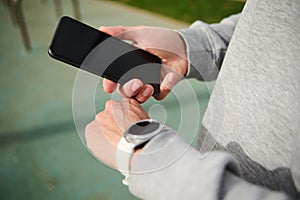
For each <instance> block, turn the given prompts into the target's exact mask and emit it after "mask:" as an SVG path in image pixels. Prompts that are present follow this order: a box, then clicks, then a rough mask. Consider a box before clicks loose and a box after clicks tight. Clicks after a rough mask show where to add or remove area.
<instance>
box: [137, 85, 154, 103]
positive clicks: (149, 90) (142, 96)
mask: <svg viewBox="0 0 300 200" xmlns="http://www.w3.org/2000/svg"><path fill="white" fill-rule="evenodd" d="M153 92H154V89H153V87H152V86H151V85H144V86H143V88H142V89H141V90H140V91H139V93H138V94H137V95H136V96H135V99H136V100H137V101H138V102H140V103H144V102H145V101H147V100H148V99H149V98H150V97H151V96H152V94H153Z"/></svg>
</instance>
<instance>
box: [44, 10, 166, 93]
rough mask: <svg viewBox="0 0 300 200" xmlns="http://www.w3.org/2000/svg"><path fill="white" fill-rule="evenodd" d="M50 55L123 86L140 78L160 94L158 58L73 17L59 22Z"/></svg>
mask: <svg viewBox="0 0 300 200" xmlns="http://www.w3.org/2000/svg"><path fill="white" fill-rule="evenodd" d="M48 54H49V55H50V56H51V57H52V58H54V59H57V60H59V61H62V62H64V63H67V64H70V65H72V66H74V67H77V68H80V69H82V70H85V71H88V72H91V73H93V74H96V75H98V76H101V77H103V78H107V79H110V80H112V81H114V82H118V83H120V84H124V83H126V82H127V81H129V80H131V79H133V78H138V79H140V80H141V81H142V82H143V83H144V84H150V85H151V86H152V87H153V89H154V94H153V96H156V95H158V94H159V87H160V74H161V59H160V58H159V57H157V56H155V55H153V54H151V53H149V52H147V51H144V50H142V49H139V48H136V47H134V46H132V45H130V44H128V43H126V42H124V41H122V40H120V39H118V38H115V37H112V36H111V35H109V34H107V33H104V32H101V31H99V30H97V29H94V28H92V27H90V26H88V25H86V24H83V23H81V22H79V21H77V20H75V19H72V18H70V17H67V16H64V17H62V18H61V19H60V21H59V23H58V26H57V28H56V31H55V33H54V36H53V39H52V42H51V44H50V47H49V49H48Z"/></svg>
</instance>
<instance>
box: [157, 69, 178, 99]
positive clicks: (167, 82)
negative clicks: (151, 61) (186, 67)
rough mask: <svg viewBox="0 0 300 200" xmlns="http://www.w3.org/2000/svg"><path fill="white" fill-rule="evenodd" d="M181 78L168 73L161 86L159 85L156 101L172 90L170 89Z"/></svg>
mask: <svg viewBox="0 0 300 200" xmlns="http://www.w3.org/2000/svg"><path fill="white" fill-rule="evenodd" d="M181 78H182V76H180V75H178V74H176V73H174V72H169V73H168V74H167V75H166V76H165V78H164V79H163V81H162V83H161V85H160V93H159V95H158V96H156V97H155V98H156V99H157V100H162V99H164V98H165V97H166V96H167V95H168V94H169V93H170V91H171V90H172V88H173V87H174V86H175V85H176V84H177V83H178V82H179V81H180V80H181Z"/></svg>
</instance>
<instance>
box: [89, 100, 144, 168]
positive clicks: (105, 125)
mask: <svg viewBox="0 0 300 200" xmlns="http://www.w3.org/2000/svg"><path fill="white" fill-rule="evenodd" d="M143 119H149V116H148V114H147V112H146V111H145V110H144V109H143V107H142V106H141V105H140V104H139V103H138V102H137V101H136V100H135V99H126V98H125V99H123V100H122V101H112V100H109V101H107V102H106V104H105V110H104V111H102V112H100V113H98V114H97V116H96V119H95V120H94V121H92V122H91V123H89V124H88V125H87V126H86V128H85V137H86V143H87V147H88V148H89V149H90V151H91V152H92V153H93V154H94V156H96V157H97V158H98V159H100V160H101V161H102V162H104V163H105V164H107V165H109V166H111V167H114V168H116V162H115V157H116V150H117V145H118V143H119V141H120V139H121V137H122V135H123V133H124V132H125V130H126V129H127V128H128V127H129V126H130V125H131V124H133V123H135V122H137V121H139V120H143Z"/></svg>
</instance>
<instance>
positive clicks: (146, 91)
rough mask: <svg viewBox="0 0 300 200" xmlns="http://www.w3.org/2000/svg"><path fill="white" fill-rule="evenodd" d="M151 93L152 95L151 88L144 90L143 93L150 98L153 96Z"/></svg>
mask: <svg viewBox="0 0 300 200" xmlns="http://www.w3.org/2000/svg"><path fill="white" fill-rule="evenodd" d="M151 93H152V90H151V89H150V88H146V89H145V90H144V92H143V95H144V96H145V97H148V96H150V95H151Z"/></svg>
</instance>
